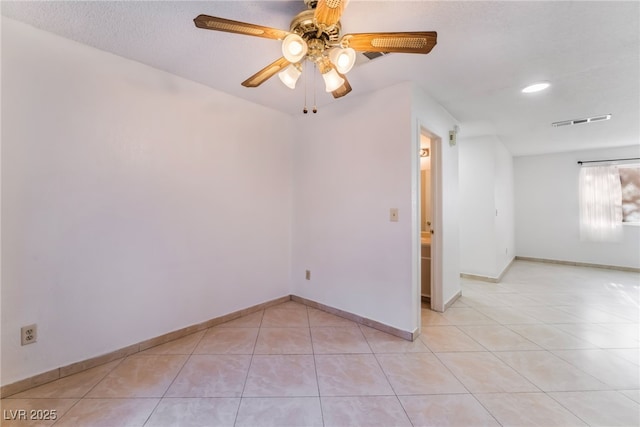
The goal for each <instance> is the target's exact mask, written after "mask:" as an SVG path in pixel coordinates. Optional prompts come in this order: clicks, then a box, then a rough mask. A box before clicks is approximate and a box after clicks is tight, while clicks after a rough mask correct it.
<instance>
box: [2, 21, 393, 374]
mask: <svg viewBox="0 0 640 427" xmlns="http://www.w3.org/2000/svg"><path fill="white" fill-rule="evenodd" d="M2 79H3V80H2V123H3V128H2V264H3V265H2V365H1V371H2V379H1V381H2V384H8V383H12V382H14V381H16V380H20V379H22V378H25V377H28V376H32V375H35V374H38V373H40V372H44V371H47V370H49V369H52V368H56V367H59V366H64V365H66V364H69V363H72V362H76V361H79V360H83V359H87V358H90V357H93V356H97V355H100V354H103V353H105V352H109V351H113V350H115V349H118V348H121V347H124V346H127V345H130V344H132V343H136V342H139V341H142V340H145V339H148V338H152V337H154V336H158V335H161V334H164V333H167V332H169V331H172V330H175V329H179V328H182V327H185V326H188V325H191V324H195V323H198V322H201V321H204V320H207V319H210V318H213V317H216V316H220V315H223V314H225V313H229V312H232V311H235V310H238V309H241V308H246V307H248V306H251V305H254V304H257V303H261V302H264V301H266V300H269V299H272V298H276V297H280V296H283V295H288V294H289V293H290V286H289V285H290V271H291V268H290V267H291V266H290V260H291V252H290V248H291V247H290V240H291V211H292V209H291V208H292V206H291V195H292V189H291V141H292V135H291V130H292V119H291V118H290V117H289V116H287V115H284V114H282V113H278V112H275V111H272V110H268V109H265V108H263V107H259V106H256V105H254V104H250V103H248V102H245V101H241V100H239V99H236V98H233V97H231V96H228V95H225V94H222V93H220V92H217V91H214V90H212V89H210V88H207V87H204V86H201V85H199V84H195V83H192V82H189V81H186V80H183V79H180V78H178V77H175V76H172V75H169V74H166V73H164V72H161V71H158V70H155V69H151V68H149V67H147V66H144V65H141V64H139V63H136V62H132V61H129V60H126V59H123V58H121V57H117V56H114V55H111V54H108V53H105V52H102V51H98V50H96V49H93V48H90V47H87V46H84V45H80V44H77V43H75V42H72V41H69V40H66V39H62V38H59V37H57V36H54V35H52V34H49V33H45V32H42V31H39V30H36V29H33V28H32V27H29V26H26V25H24V24H21V23H18V22H15V21H12V20H9V19H5V18H3V22H2ZM389 202H391V201H389ZM393 202H395V201H393ZM31 323H37V324H38V327H39V337H38V342H37V343H36V344H32V345H28V346H24V347H21V346H20V340H19V331H20V327H21V326H24V325H28V324H31Z"/></svg>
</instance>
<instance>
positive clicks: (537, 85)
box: [522, 82, 551, 93]
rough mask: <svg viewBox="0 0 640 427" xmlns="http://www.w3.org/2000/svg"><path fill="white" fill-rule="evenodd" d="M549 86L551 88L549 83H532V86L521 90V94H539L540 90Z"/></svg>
mask: <svg viewBox="0 0 640 427" xmlns="http://www.w3.org/2000/svg"><path fill="white" fill-rule="evenodd" d="M549 86H551V84H550V83H549V82H539V83H534V84H532V85H529V86H527V87H525V88H524V89H522V93H534V92H540V91H541V90H545V89H546V88H548V87H549Z"/></svg>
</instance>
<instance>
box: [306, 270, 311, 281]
mask: <svg viewBox="0 0 640 427" xmlns="http://www.w3.org/2000/svg"><path fill="white" fill-rule="evenodd" d="M304 278H305V279H307V280H311V270H306V271H305V273H304Z"/></svg>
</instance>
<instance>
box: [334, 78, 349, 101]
mask: <svg viewBox="0 0 640 427" xmlns="http://www.w3.org/2000/svg"><path fill="white" fill-rule="evenodd" d="M338 74H340V73H338ZM340 77H342V78H343V79H344V83H343V84H342V86H340V87H339V88H338V89H336V90H334V91H333V92H331V94H332V95H333V97H334V98H336V99H338V98H342V97H343V96H345V95H346V94H348V93H349V92H351V85H350V84H349V80H347V76H345V75H344V74H340Z"/></svg>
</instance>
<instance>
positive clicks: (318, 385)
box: [305, 305, 325, 426]
mask: <svg viewBox="0 0 640 427" xmlns="http://www.w3.org/2000/svg"><path fill="white" fill-rule="evenodd" d="M305 307H306V309H307V322H308V323H309V340H310V341H311V355H312V357H313V370H314V372H315V374H316V387H317V389H318V403H319V404H320V420H321V421H322V425H323V426H324V425H325V422H324V408H323V406H322V395H321V394H320V378H318V363H317V361H316V349H315V347H314V346H313V334H312V333H311V316H310V315H309V307H308V306H306V305H305Z"/></svg>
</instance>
